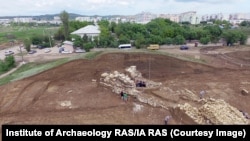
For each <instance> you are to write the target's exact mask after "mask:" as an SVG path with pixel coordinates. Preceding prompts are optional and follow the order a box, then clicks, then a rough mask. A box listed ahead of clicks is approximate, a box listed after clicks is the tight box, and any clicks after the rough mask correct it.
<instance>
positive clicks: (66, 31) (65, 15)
mask: <svg viewBox="0 0 250 141" xmlns="http://www.w3.org/2000/svg"><path fill="white" fill-rule="evenodd" d="M60 19H61V21H62V24H63V29H64V38H65V40H67V39H68V37H69V14H68V13H67V12H66V11H65V10H64V11H62V12H61V13H60Z"/></svg>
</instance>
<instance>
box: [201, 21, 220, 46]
mask: <svg viewBox="0 0 250 141" xmlns="http://www.w3.org/2000/svg"><path fill="white" fill-rule="evenodd" d="M204 30H207V31H208V33H209V34H210V37H211V41H212V42H213V43H217V42H218V41H219V39H220V36H221V35H222V29H221V28H220V27H219V26H218V25H212V26H211V25H210V26H206V27H204Z"/></svg>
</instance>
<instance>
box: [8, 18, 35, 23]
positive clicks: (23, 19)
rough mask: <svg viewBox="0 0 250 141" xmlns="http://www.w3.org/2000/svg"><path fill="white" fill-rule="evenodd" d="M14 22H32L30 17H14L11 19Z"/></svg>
mask: <svg viewBox="0 0 250 141" xmlns="http://www.w3.org/2000/svg"><path fill="white" fill-rule="evenodd" d="M13 21H14V22H16V23H31V22H34V21H33V19H32V18H29V17H28V18H14V19H13Z"/></svg>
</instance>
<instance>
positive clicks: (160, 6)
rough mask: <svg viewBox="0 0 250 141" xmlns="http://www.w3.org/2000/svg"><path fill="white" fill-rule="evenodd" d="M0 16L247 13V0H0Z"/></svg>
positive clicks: (249, 11)
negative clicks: (189, 12)
mask: <svg viewBox="0 0 250 141" xmlns="http://www.w3.org/2000/svg"><path fill="white" fill-rule="evenodd" d="M0 2H1V4H0V16H36V15H44V14H58V13H60V12H61V11H63V10H66V11H67V12H68V13H76V14H81V15H89V16H91V15H102V16H103V15H117V14H120V15H135V14H137V13H141V12H151V13H155V14H160V13H162V14H179V13H183V12H187V11H196V12H197V14H198V15H205V14H217V13H225V14H229V13H250V0H0Z"/></svg>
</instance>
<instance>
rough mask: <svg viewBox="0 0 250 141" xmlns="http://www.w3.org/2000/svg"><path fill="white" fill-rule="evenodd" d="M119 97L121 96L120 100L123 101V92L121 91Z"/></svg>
mask: <svg viewBox="0 0 250 141" xmlns="http://www.w3.org/2000/svg"><path fill="white" fill-rule="evenodd" d="M120 95H121V99H122V100H123V97H124V93H123V91H121V93H120Z"/></svg>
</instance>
